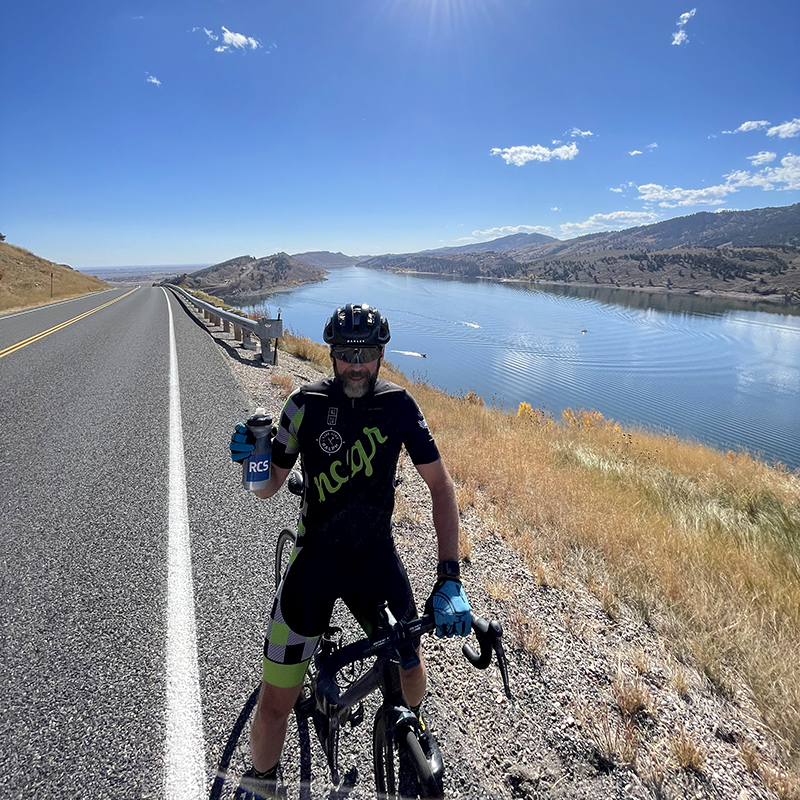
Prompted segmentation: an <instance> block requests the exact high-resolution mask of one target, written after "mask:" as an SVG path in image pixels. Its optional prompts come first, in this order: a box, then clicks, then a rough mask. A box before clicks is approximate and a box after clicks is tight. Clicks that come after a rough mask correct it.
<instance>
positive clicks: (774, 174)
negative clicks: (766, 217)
mask: <svg viewBox="0 0 800 800" xmlns="http://www.w3.org/2000/svg"><path fill="white" fill-rule="evenodd" d="M780 163H781V165H780V166H779V167H767V168H766V169H762V170H761V172H747V171H746V170H738V171H736V172H731V173H730V174H729V175H725V176H724V177H725V178H726V179H727V184H726V185H729V186H731V187H732V188H731V191H735V190H736V188H738V187H741V186H755V187H759V186H760V187H761V188H762V189H763V190H764V191H767V192H768V191H772V190H773V189H776V188H777V190H778V191H779V192H786V191H791V190H796V189H800V156H795V155H793V154H792V153H789V155H788V156H785V157H784V158H782V159H781V162H780ZM778 184H784V185H783V186H780V185H778Z"/></svg>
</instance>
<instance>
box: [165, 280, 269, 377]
mask: <svg viewBox="0 0 800 800" xmlns="http://www.w3.org/2000/svg"><path fill="white" fill-rule="evenodd" d="M164 285H165V286H166V287H167V288H168V289H172V291H173V292H175V293H177V294H179V295H181V296H182V297H185V298H186V299H187V300H188V301H189V302H190V303H191V304H192V305H193V306H195V307H196V308H198V309H200V310H201V311H202V312H203V314H204V316H205V318H206V319H208V320H211V321H212V322H213V324H214V325H222V330H223V331H224V332H225V333H228V332H229V331H230V329H231V325H233V335H234V336H235V337H236V338H237V339H241V340H242V347H244V348H245V349H247V350H255V349H256V345H255V343H254V342H253V339H252V337H253V336H257V337H258V338H259V339H260V341H261V360H262V361H263V362H264V363H265V364H275V363H277V360H278V339H280V338H281V336H283V320H282V319H281V314H280V311H278V318H277V319H267V317H261V318H260V319H259V320H258V321H255V320H252V319H248V318H247V317H241V316H239V315H238V314H232V313H231V312H230V311H224V310H223V309H221V308H218V307H217V306H215V305H212V304H211V303H206V301H205V300H200V298H198V297H195V296H194V295H193V294H191V293H189V292H187V291H186V290H185V289H182V288H181V287H180V286H175V284H172V283H167V284H164ZM273 339H274V340H275V346H274V347H273V345H272V340H273Z"/></svg>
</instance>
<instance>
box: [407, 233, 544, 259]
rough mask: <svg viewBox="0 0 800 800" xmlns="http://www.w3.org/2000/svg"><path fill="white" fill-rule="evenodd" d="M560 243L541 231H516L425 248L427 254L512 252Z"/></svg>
mask: <svg viewBox="0 0 800 800" xmlns="http://www.w3.org/2000/svg"><path fill="white" fill-rule="evenodd" d="M551 242H556V243H558V242H559V240H558V239H556V238H555V237H553V236H545V235H544V234H541V233H514V234H511V236H502V237H501V238H499V239H492V240H491V241H488V242H477V243H475V244H462V245H458V246H456V247H440V248H438V249H436V250H423V251H422V252H423V253H425V254H426V255H440V254H441V255H447V254H457V253H511V252H513V251H515V250H518V249H520V248H525V247H532V246H535V245H542V244H549V243H551Z"/></svg>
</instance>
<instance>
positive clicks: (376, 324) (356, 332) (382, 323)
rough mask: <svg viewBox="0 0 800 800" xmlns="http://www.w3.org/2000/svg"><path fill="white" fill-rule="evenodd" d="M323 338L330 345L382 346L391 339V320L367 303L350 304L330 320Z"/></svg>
mask: <svg viewBox="0 0 800 800" xmlns="http://www.w3.org/2000/svg"><path fill="white" fill-rule="evenodd" d="M322 337H323V339H324V340H325V343H326V344H329V345H348V344H349V345H356V346H359V345H360V346H365V347H366V346H370V345H372V346H382V345H385V344H386V343H387V342H388V341H389V339H390V338H391V334H390V333H389V320H388V319H386V317H384V316H383V315H382V314H381V312H380V311H378V309H377V308H372V306H369V305H367V303H360V304H358V305H357V304H356V303H348V304H347V305H346V306H341V307H340V308H337V309H336V311H335V312H334V314H333V316H331V317H329V318H328V321H327V322H326V323H325V330H324V331H323V332H322Z"/></svg>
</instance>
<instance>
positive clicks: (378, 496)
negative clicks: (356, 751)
mask: <svg viewBox="0 0 800 800" xmlns="http://www.w3.org/2000/svg"><path fill="white" fill-rule="evenodd" d="M323 337H324V340H325V342H326V343H327V344H328V345H330V348H331V361H332V363H333V377H332V378H325V379H323V380H320V381H317V382H316V383H311V384H307V385H305V386H302V387H301V388H299V389H297V390H296V391H294V392H293V393H292V394H291V395H290V396H289V398H288V399H287V401H286V404H285V406H284V408H283V411H282V413H281V419H280V425H279V428H278V432H277V435H276V436H275V439H274V441H273V446H272V467H271V474H270V480H269V484H268V485H267V487H266V488H265V489H263V490H260V491H256V492H255V494H257V495H258V496H259V497H261V498H263V499H267V498H269V497H272V495H274V494H275V493H276V492H277V491H278V489H280V487H281V486H282V485H283V482H284V481H285V480H286V477H287V476H288V475H289V473H290V471H291V469H292V467H293V466H294V464H295V462H296V460H297V457H298V455H299V456H300V457H301V464H302V474H303V502H302V508H301V512H300V520H299V523H298V536H297V544H296V547H295V550H294V553H293V554H292V560H291V562H290V566H289V568H288V570H287V571H286V574H285V576H284V578H283V580H282V582H281V585H280V587H279V588H278V591H277V593H276V597H275V602H274V604H273V607H272V613H271V617H270V622H269V627H268V629H267V635H266V640H265V642H264V660H263V683H262V685H261V691H260V693H259V698H258V706H257V708H256V712H255V716H254V718H253V723H252V727H251V731H250V748H251V757H252V767H251V769H250V770H248V773H247V774H246V776H245V777H244V778H243V780H242V783H241V786H240V788H241V790H242V791H241V793H240V796H243V797H249V796H258V795H259V794H260V793H262V792H266V793H269V792H270V791H272V790H274V787H275V783H276V779H277V769H278V763H279V760H280V755H281V751H282V749H283V743H284V739H285V736H286V726H287V720H288V717H289V714H290V712H291V710H292V708H293V706H294V704H295V701H296V700H297V698H298V695H299V693H300V690H301V688H302V683H303V678H304V675H305V672H306V669H307V667H308V663H309V661H310V659H311V656H312V655H313V652H314V650H315V648H316V646H317V644H318V642H319V640H320V637H321V636H322V634H323V633H324V631H325V629H326V628H327V626H328V624H329V621H330V617H331V614H332V611H333V605H334V603H335V601H336V600H337V599H338V598H341V599H342V600H343V601H344V603H345V604H346V605H347V606H348V608H349V609H350V610H351V611H352V613H353V614H354V616H355V617H356V619H357V620H358V621H359V623H360V624H361V625H362V627H363V628H364V630H365V631H366V632H367V634H369V633H370V632H371V629H372V627H373V621H374V619H375V614H376V609H377V608H378V606H379V605H380V604H382V603H383V602H387V603H388V604H389V608H390V610H391V611H392V613H393V614H394V616H395V617H396V618H397V619H398V620H402V621H407V620H410V619H413V618H414V617H416V616H417V610H416V606H415V604H414V598H413V595H412V592H411V587H410V585H409V581H408V576H407V574H406V571H405V568H404V567H403V564H402V563H401V561H400V558H399V556H398V554H397V551H396V550H395V547H394V542H393V539H392V533H391V517H392V511H393V509H394V491H395V470H396V468H397V461H398V457H399V454H400V450H401V448H402V447H403V446H405V448H406V450H407V452H408V454H409V456H410V458H411V460H412V462H413V463H414V465H415V467H416V469H417V470H418V472H419V474H420V475H421V476H422V478H423V480H424V481H425V483H426V484H427V486H428V489H429V490H430V494H431V501H432V504H433V524H434V528H435V530H436V537H437V545H438V559H439V563H438V569H437V580H436V583H435V586H434V591H433V594H432V596H431V598H432V602H431V605H432V607H433V613H434V616H435V621H436V624H437V635H438V636H453V635H460V636H466V635H467V634H468V633H469V628H470V607H469V602H468V601H467V598H466V595H465V594H464V590H463V588H462V586H461V581H460V580H459V560H458V506H457V503H456V496H455V489H454V487H453V481H452V479H451V477H450V475H449V473H448V472H447V469H446V468H445V465H444V462H443V461H442V459H441V456H440V455H439V451H438V449H437V447H436V444H435V442H434V440H433V436H432V435H431V432H430V430H429V429H428V426H427V423H426V422H425V418H424V416H423V415H422V412H421V411H420V409H419V406H418V405H417V403H416V401H415V400H414V399H413V397H412V396H411V395H410V394H409V392H408V391H406V390H405V389H402V388H401V387H399V386H397V385H395V384H393V383H390V382H389V381H386V380H383V379H379V378H378V372H379V370H380V364H381V359H382V357H383V354H384V347H385V345H386V343H387V342H388V341H389V337H390V333H389V323H388V321H387V319H386V318H385V317H384V316H382V315H381V313H380V312H379V311H378V309H377V308H372V307H370V306H369V305H366V304H364V305H361V304H358V305H357V304H351V303H348V304H347V305H345V306H342V307H341V308H337V309H336V311H335V312H334V314H333V315H332V316H331V317H330V318H329V319H328V321H327V323H326V325H325V329H324V332H323ZM253 441H254V439H253V437H252V435H251V434H249V433H248V431H247V428H246V427H245V426H244V425H243V424H242V423H239V424H238V425H237V426H236V431H235V432H234V434H233V437H232V439H231V445H230V449H231V457H232V459H233V460H234V461H241V460H243V459H244V458H246V457H247V456H248V454H249V453H250V452H251V451H252V449H253ZM401 680H402V686H403V693H404V696H405V698H406V700H407V702H408V704H409V706H410V707H411V708H413V709H415V710H416V711H417V713H419V705H420V703H421V702H422V698H423V696H424V694H425V688H426V669H425V662H424V661H423V660H422V659H421V654H420V663H419V665H418V666H416V667H413V668H411V669H408V670H401Z"/></svg>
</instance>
